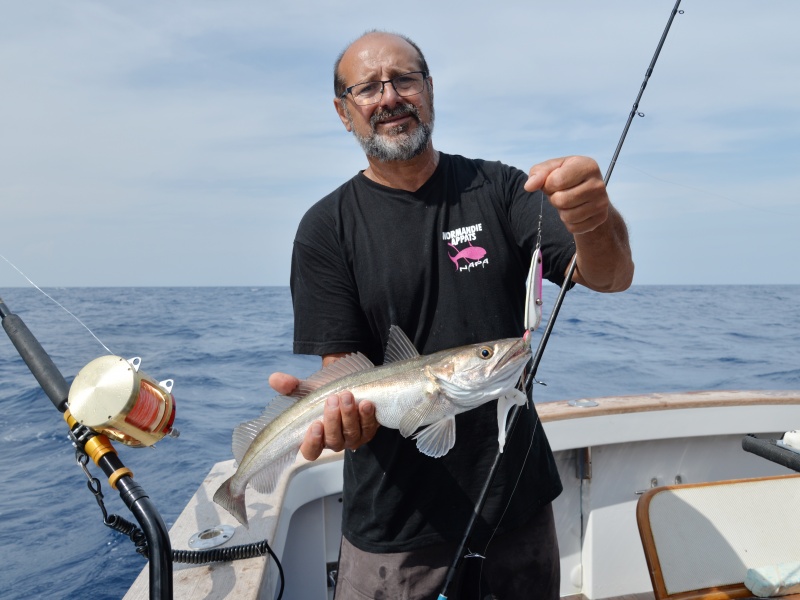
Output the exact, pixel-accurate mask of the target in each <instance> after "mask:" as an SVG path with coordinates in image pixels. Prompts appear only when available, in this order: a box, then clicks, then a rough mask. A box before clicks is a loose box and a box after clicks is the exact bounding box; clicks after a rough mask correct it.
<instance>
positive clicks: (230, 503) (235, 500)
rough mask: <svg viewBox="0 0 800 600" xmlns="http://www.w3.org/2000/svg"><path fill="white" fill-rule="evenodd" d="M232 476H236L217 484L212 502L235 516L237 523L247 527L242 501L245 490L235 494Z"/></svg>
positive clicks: (244, 507) (245, 508)
mask: <svg viewBox="0 0 800 600" xmlns="http://www.w3.org/2000/svg"><path fill="white" fill-rule="evenodd" d="M234 477H236V476H235V475H234V476H233V477H230V478H229V479H227V480H226V481H225V483H223V484H222V485H221V486H219V489H218V490H217V491H216V493H215V494H214V502H216V503H217V504H219V505H220V506H221V507H222V508H224V509H225V510H227V511H228V512H229V513H231V514H232V515H233V516H234V517H236V520H237V521H239V523H241V524H242V525H244V526H245V527H249V526H248V524H247V507H246V506H245V503H244V493H245V490H244V489H243V490H242V493H241V494H236V493H235V492H234V491H233V479H234ZM245 489H246V488H245Z"/></svg>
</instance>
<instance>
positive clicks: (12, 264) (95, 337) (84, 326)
mask: <svg viewBox="0 0 800 600" xmlns="http://www.w3.org/2000/svg"><path fill="white" fill-rule="evenodd" d="M0 258H2V259H3V260H4V261H6V262H7V263H8V264H9V265H11V267H12V268H13V269H14V270H15V271H16V272H17V273H19V274H20V275H22V276H23V277H24V278H25V279H26V280H27V281H28V283H30V284H31V285H32V286H33V287H35V288H36V289H37V290H39V291H40V292H41V293H42V294H44V295H45V296H46V297H47V298H49V299H50V300H51V301H52V302H53V303H55V304H56V305H58V306H60V307H61V308H62V309H63V310H64V312H66V313H67V314H68V315H69V316H71V317H72V318H73V319H75V320H76V321H77V322H78V323H80V324H81V325H82V326H83V328H84V329H86V331H88V332H89V333H90V334H91V336H92V337H93V338H94V339H96V340H97V342H98V343H99V344H100V345H101V346H102V347H103V348H105V350H106V352H108V353H109V354H114V353H113V352H112V351H111V350H110V349H109V348H108V346H106V345H105V344H104V343H103V342H102V341H101V340H100V338H99V337H97V336H96V335H95V334H94V332H93V331H92V330H91V329H89V326H88V325H86V323H84V322H83V321H81V320H80V319H79V318H78V317H77V316H75V315H74V314H73V313H72V312H71V311H70V310H69V309H68V308H67V307H66V306H64V305H63V304H61V303H60V302H59V301H58V300H56V299H55V298H53V297H52V296H51V295H50V294H48V293H47V292H45V291H44V290H43V289H42V288H40V287H39V286H38V285H36V284H35V283H34V282H33V281H31V279H30V277H28V276H27V275H25V273H23V272H22V271H21V270H20V269H19V268H18V267H17V265H15V264H14V263H12V262H11V261H10V260H8V259H7V258H6V257H5V256H3V255H2V254H0Z"/></svg>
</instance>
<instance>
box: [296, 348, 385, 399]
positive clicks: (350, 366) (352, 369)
mask: <svg viewBox="0 0 800 600" xmlns="http://www.w3.org/2000/svg"><path fill="white" fill-rule="evenodd" d="M374 366H375V365H374V364H373V363H372V361H371V360H370V359H368V358H367V357H366V356H364V355H363V354H361V352H356V353H355V354H348V355H347V356H343V357H342V358H340V359H339V360H336V361H334V362H332V363H331V364H329V365H328V366H327V367H323V368H322V369H320V370H319V371H317V372H316V373H314V374H313V375H311V376H309V377H308V378H307V379H304V380H303V381H301V382H300V384H299V385H298V386H297V387H296V388H295V390H294V391H293V392H292V397H293V398H303V397H305V396H307V395H308V394H310V393H311V392H313V391H315V390H318V389H319V388H321V387H322V386H324V385H328V384H329V383H331V382H332V381H336V380H337V379H340V378H342V377H344V376H346V375H352V374H353V373H359V372H360V371H366V370H367V369H372V368H373V367H374Z"/></svg>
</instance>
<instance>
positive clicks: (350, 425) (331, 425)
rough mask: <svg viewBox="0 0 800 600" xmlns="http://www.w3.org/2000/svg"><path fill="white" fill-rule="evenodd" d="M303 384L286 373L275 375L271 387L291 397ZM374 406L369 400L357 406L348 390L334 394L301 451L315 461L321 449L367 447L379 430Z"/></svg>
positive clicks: (307, 432) (312, 427)
mask: <svg viewBox="0 0 800 600" xmlns="http://www.w3.org/2000/svg"><path fill="white" fill-rule="evenodd" d="M299 383H300V380H299V379H297V377H294V376H292V375H288V374H287V373H273V374H272V375H270V377H269V385H270V387H272V389H274V390H275V391H276V392H278V393H279V394H283V395H289V394H291V393H292V391H293V390H294V389H295V388H296V387H297V385H298V384H299ZM379 426H380V424H379V423H378V421H377V420H376V419H375V405H374V404H373V403H372V402H370V401H369V400H362V401H361V402H358V403H356V402H355V399H354V398H353V394H351V393H350V392H348V391H343V392H339V393H338V394H333V395H331V396H329V397H328V398H326V399H325V409H324V412H323V416H322V421H314V422H313V423H312V424H311V425H310V426H309V428H308V430H307V431H306V435H305V437H304V438H303V443H302V444H301V445H300V452H301V453H302V455H303V457H304V458H305V459H306V460H316V459H317V458H319V455H320V454H322V450H323V449H325V448H330V449H331V450H335V451H337V452H338V451H339V450H344V449H345V448H347V449H349V450H355V449H356V448H358V447H359V446H361V445H362V444H366V443H367V442H368V441H370V440H371V439H372V438H373V437H375V433H377V431H378V427H379Z"/></svg>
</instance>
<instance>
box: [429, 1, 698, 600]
mask: <svg viewBox="0 0 800 600" xmlns="http://www.w3.org/2000/svg"><path fill="white" fill-rule="evenodd" d="M680 3H681V0H677V1H676V2H675V6H673V7H672V11H671V12H670V15H669V19H668V20H667V24H666V26H665V27H664V31H663V32H662V34H661V39H660V40H659V41H658V46H657V47H656V50H655V53H654V54H653V58H652V59H651V60H650V65H649V66H648V67H647V71H646V72H645V76H644V79H643V80H642V84H641V86H640V88H639V93H638V95H637V96H636V100H635V102H634V103H633V107H632V108H631V112H630V114H629V115H628V120H627V121H626V122H625V127H624V128H623V130H622V135H621V136H620V138H619V141H618V142H617V147H616V149H615V150H614V154H613V156H612V158H611V162H610V164H609V165H608V169H607V170H606V174H605V176H604V177H603V183H604V184H605V185H606V186H608V182H609V180H610V179H611V173H612V172H613V171H614V166H615V165H616V164H617V159H618V158H619V154H620V152H621V150H622V145H623V144H624V143H625V138H626V137H627V135H628V130H629V129H630V126H631V123H632V122H633V119H634V117H635V116H637V115H639V116H644V115H643V114H642V113H640V112H639V102H640V101H641V99H642V95H644V90H645V88H646V87H647V83H648V81H649V80H650V76H651V75H652V74H653V69H654V68H655V65H656V62H657V61H658V57H659V55H660V54H661V49H662V48H663V46H664V42H665V40H666V39H667V34H668V33H669V30H670V28H671V27H672V22H673V21H674V19H675V15H677V14H679V13H680V14H683V11H680V10H678V7H679V6H680ZM577 266H578V256H577V254H576V255H574V256H573V257H572V260H571V261H570V264H569V268H568V269H567V274H566V277H565V278H564V283H563V284H562V285H561V288H560V290H559V293H558V297H557V298H556V302H555V304H554V306H553V310H552V312H551V314H550V318H549V319H548V322H547V326H546V327H545V330H544V332H543V333H542V337H541V339H540V340H539V345H538V347H537V348H536V352H535V353H534V355H533V358H532V359H531V365H530V368H529V370H528V375H527V377H526V378H525V391H526V392H527V393H529V392H530V391H531V388H532V387H533V384H534V382H535V381H536V372H537V370H538V369H539V363H540V362H541V360H542V355H543V354H544V350H545V348H546V346H547V342H548V340H549V339H550V334H551V333H552V331H553V327H555V323H556V319H557V318H558V313H559V311H560V310H561V305H562V304H563V303H564V298H565V297H566V295H567V291H568V290H569V289H570V283H571V281H572V277H573V276H574V275H575V270H576V269H577ZM518 415H519V406H514V407H513V408H512V410H511V413H510V414H509V418H508V423H507V425H506V436H509V435H510V434H511V432H512V430H513V429H514V425H515V424H516V421H517V417H518ZM537 422H538V419H537ZM534 434H535V430H534ZM502 456H503V454H502V452H501V451H500V450H498V452H497V454H496V455H495V458H494V461H493V462H492V466H491V468H490V469H489V474H488V476H487V477H486V481H485V482H484V484H483V487H482V488H481V492H480V494H479V495H478V500H477V502H476V503H475V508H474V509H473V512H472V515H471V516H470V520H469V522H468V523H467V528H466V530H465V531H464V535H463V537H462V539H461V542H460V544H459V546H458V549H457V550H456V554H455V558H454V559H453V563H452V565H451V566H450V569H449V570H448V572H447V576H446V577H445V582H444V585H443V587H442V591H441V592H440V594H439V598H438V600H447V594H448V593H449V588H450V584H451V583H452V581H453V579H454V578H455V575H456V573H457V571H458V568H459V566H460V565H461V561H462V559H463V554H464V549H465V548H467V545H468V543H469V538H470V535H471V534H472V529H473V528H474V526H475V522H476V521H477V520H478V517H479V516H480V513H481V512H482V510H483V505H484V504H485V502H486V497H487V496H488V493H489V489H490V488H491V485H492V481H493V480H494V477H495V475H496V473H497V468H498V466H499V464H500V459H501V458H502Z"/></svg>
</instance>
